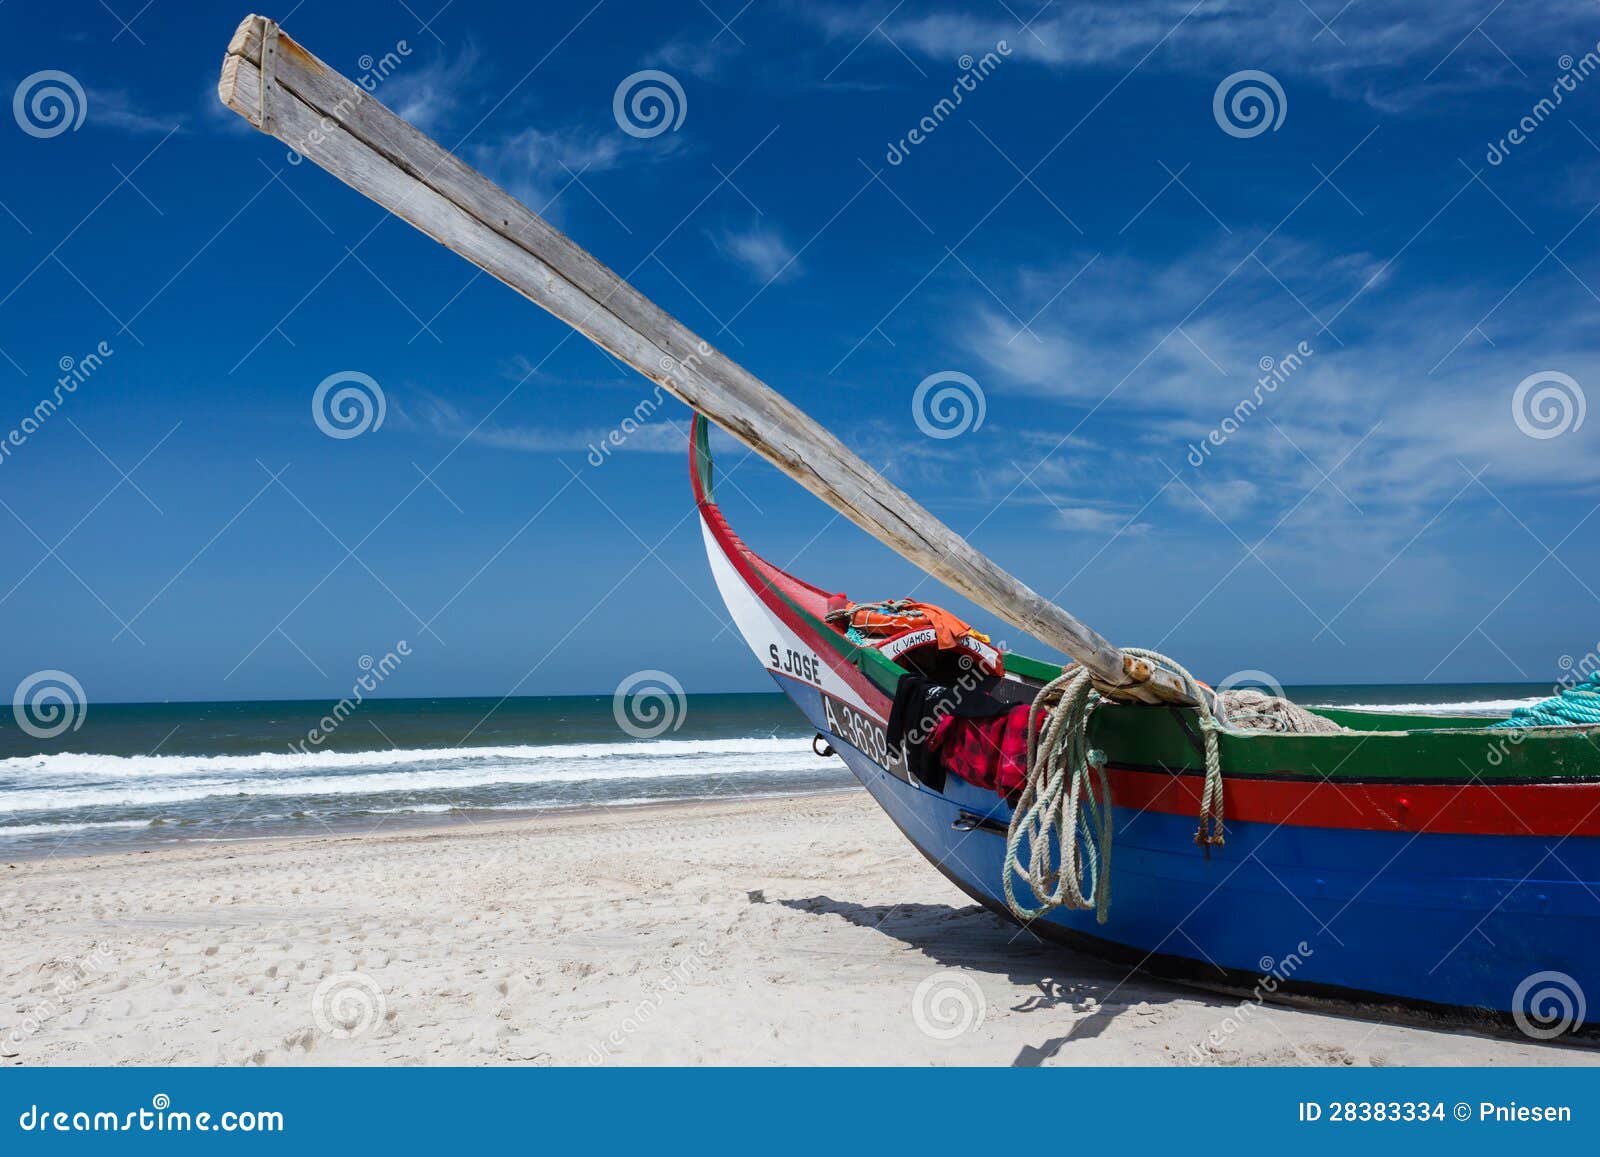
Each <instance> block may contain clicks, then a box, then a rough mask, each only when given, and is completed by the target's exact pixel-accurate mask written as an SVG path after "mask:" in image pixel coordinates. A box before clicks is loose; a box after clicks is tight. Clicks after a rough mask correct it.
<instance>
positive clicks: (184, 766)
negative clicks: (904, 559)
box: [0, 737, 838, 815]
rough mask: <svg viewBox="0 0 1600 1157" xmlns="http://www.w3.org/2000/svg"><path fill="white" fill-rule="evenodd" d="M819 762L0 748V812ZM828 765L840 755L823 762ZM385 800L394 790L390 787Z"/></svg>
mask: <svg viewBox="0 0 1600 1157" xmlns="http://www.w3.org/2000/svg"><path fill="white" fill-rule="evenodd" d="M824 766H825V765H823V764H822V763H821V762H820V761H819V760H817V758H816V757H815V756H814V755H813V754H812V753H811V750H810V748H809V746H808V745H807V744H806V742H805V741H804V740H802V739H798V738H793V737H791V738H786V739H776V738H759V739H713V740H662V741H657V742H653V743H598V744H552V745H545V746H515V747H482V748H439V749H422V750H410V751H407V750H398V751H375V752H316V753H312V754H309V755H299V754H293V755H289V754H280V753H264V754H262V755H259V756H214V757H203V756H159V755H158V756H115V755H71V754H59V755H46V756H27V757H19V758H14V759H7V760H0V785H3V790H0V815H16V814H21V813H27V812H41V811H58V810H66V809H77V808H87V807H101V808H103V807H151V806H158V805H170V804H178V803H185V802H191V801H200V800H208V799H211V800H217V801H219V802H220V801H222V800H244V799H250V798H285V797H292V798H314V797H351V796H391V797H392V796H393V794H395V793H401V794H404V795H413V794H415V793H419V792H430V791H451V792H463V791H467V790H469V789H473V788H485V787H508V788H514V787H519V786H551V787H561V786H563V785H568V786H572V785H582V784H586V783H589V784H596V785H601V784H603V785H608V792H607V794H608V796H609V795H612V794H614V790H612V789H610V787H609V785H615V784H618V783H626V782H628V781H634V780H662V779H671V778H689V779H695V780H705V781H710V782H715V781H719V780H722V779H725V778H729V777H746V776H751V775H761V774H769V775H770V774H775V773H776V774H785V773H787V774H793V773H797V772H811V771H817V770H821V769H822V768H823V767H824ZM833 766H835V767H837V766H838V765H837V764H835V765H833ZM389 802H391V803H392V802H393V800H392V798H391V800H390V801H389Z"/></svg>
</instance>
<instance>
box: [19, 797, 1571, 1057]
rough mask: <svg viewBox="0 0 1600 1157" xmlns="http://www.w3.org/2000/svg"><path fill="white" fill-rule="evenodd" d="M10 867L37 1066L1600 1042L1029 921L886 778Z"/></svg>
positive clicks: (1385, 1052)
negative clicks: (1025, 933)
mask: <svg viewBox="0 0 1600 1157" xmlns="http://www.w3.org/2000/svg"><path fill="white" fill-rule="evenodd" d="M0 872H3V879H0V984H3V993H4V1000H5V1004H4V1006H0V1060H3V1063H5V1064H8V1065H19V1064H88V1065H102V1064H152V1065H176V1064H199V1065H214V1064H220V1065H251V1064H265V1065H296V1064H301V1065H303V1064H324V1065H325V1064H426V1065H442V1064H451V1065H460V1064H551V1065H581V1064H614V1065H648V1064H890V1065H901V1064H937V1065H960V1064H972V1065H1041V1064H1043V1065H1125V1064H1138V1065H1197V1064H1205V1065H1240V1064H1272V1065H1456V1064H1461V1065H1465V1064H1477V1065H1542V1064H1594V1063H1596V1062H1597V1061H1600V1053H1597V1052H1593V1051H1586V1050H1580V1049H1573V1048H1552V1047H1548V1046H1542V1045H1539V1044H1537V1043H1534V1042H1531V1041H1521V1040H1516V1039H1502V1038H1498V1037H1493V1036H1486V1035H1480V1034H1476V1033H1471V1032H1461V1031H1445V1030H1439V1029H1435V1028H1431V1027H1412V1026H1406V1025H1397V1024H1393V1023H1384V1022H1383V1021H1381V1020H1371V1019H1361V1018H1358V1017H1349V1016H1337V1015H1328V1014H1325V1013H1322V1012H1311V1011H1302V1010H1300V1009H1290V1008H1281V1007H1258V1006H1255V1005H1251V1006H1250V1007H1249V1008H1248V1009H1242V1008H1241V1005H1240V1002H1239V1000H1238V999H1237V998H1231V999H1230V998H1229V997H1226V996H1222V995H1215V994H1211V993H1208V992H1204V991H1200V990H1195V989H1189V988H1184V987H1179V986H1173V985H1167V984H1163V983H1159V982H1155V981H1151V980H1147V979H1142V978H1137V977H1136V978H1128V977H1127V976H1126V975H1125V973H1124V972H1123V970H1121V969H1117V968H1114V967H1110V966H1107V965H1104V964H1101V963H1098V962H1095V961H1093V960H1090V959H1087V958H1085V957H1081V956H1078V955H1075V954H1073V953H1070V952H1066V951H1064V950H1062V949H1060V948H1056V947H1045V946H1040V945H1036V944H1032V943H1029V942H1027V940H1026V937H1021V938H1019V934H1018V930H1017V929H1015V928H1013V927H1010V926H1008V925H1006V924H1005V923H1004V922H1002V921H1001V920H999V919H998V918H996V917H995V916H993V915H991V914H989V913H987V912H985V911H983V910H982V909H980V908H977V907H976V906H975V905H973V904H972V903H971V902H970V901H968V900H967V898H966V897H965V896H963V895H961V894H960V893H959V892H958V891H957V890H956V889H955V888H954V887H953V886H952V885H950V884H949V883H948V882H946V881H945V880H944V879H943V878H942V877H941V876H939V875H938V873H936V872H935V871H934V870H933V869H932V868H931V867H929V866H928V865H927V864H925V863H924V862H923V861H922V860H921V858H920V857H919V856H917V854H916V853H915V852H914V851H913V850H912V849H911V848H910V847H909V846H907V844H906V843H905V841H904V840H903V839H902V838H901V837H900V836H899V835H898V833H896V832H895V831H894V830H893V828H892V827H891V825H890V823H889V821H888V820H887V819H886V818H885V817H884V816H883V815H882V814H881V813H880V812H879V811H878V809H877V808H876V807H875V806H874V805H873V804H872V803H871V801H870V800H869V799H868V798H867V797H866V796H865V794H864V793H861V792H848V793H837V794H832V795H819V796H811V797H802V798H788V799H766V800H757V801H749V802H738V803H710V804H708V803H696V804H675V805H670V806H658V807H649V808H612V809H596V810H589V811H583V812H569V813H564V814H555V815H545V816H539V817H533V818H523V819H518V820H514V821H502V822H496V823H493V824H485V823H470V824H469V823H465V822H455V823H452V824H449V825H448V826H444V827H435V828H427V829H419V828H385V827H380V828H378V829H376V830H374V831H371V832H368V833H364V834H349V835H328V836H324V837H320V838H308V839H283V840H275V841H257V842H237V843H210V844H190V845H183V846H176V847H166V848H160V849H156V850H152V851H147V852H118V853H115V854H109V855H98V856H78V857H72V858H65V857H59V856H58V857H55V858H49V859H37V860H18V861H16V862H14V863H10V864H7V865H5V866H4V867H0Z"/></svg>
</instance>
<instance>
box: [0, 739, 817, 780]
mask: <svg viewBox="0 0 1600 1157" xmlns="http://www.w3.org/2000/svg"><path fill="white" fill-rule="evenodd" d="M805 749H806V743H805V740H803V739H797V738H793V737H789V738H767V737H757V738H750V739H658V740H652V741H637V740H636V741H633V742H628V743H549V744H538V745H534V744H517V745H513V746H509V747H420V748H396V749H393V750H389V751H310V752H304V753H301V752H295V751H263V752H261V753H259V754H257V755H92V754H84V753H76V752H62V753H59V754H53V755H18V756H12V757H11V758H9V759H0V777H5V776H30V777H31V776H39V775H63V776H65V775H71V776H80V777H89V778H101V777H108V776H116V777H124V776H132V777H139V778H147V777H154V776H163V775H173V776H177V775H188V776H193V775H209V774H216V773H225V772H245V773H271V774H283V773H285V772H296V771H310V772H330V771H332V772H337V771H344V770H348V769H369V768H375V767H404V766H408V765H413V764H424V763H442V764H450V765H452V766H456V765H463V764H468V763H472V762H475V761H487V760H502V761H503V760H518V761H522V760H593V759H639V758H663V757H673V756H708V755H767V754H781V753H783V752H792V751H796V750H802V751H803V750H805Z"/></svg>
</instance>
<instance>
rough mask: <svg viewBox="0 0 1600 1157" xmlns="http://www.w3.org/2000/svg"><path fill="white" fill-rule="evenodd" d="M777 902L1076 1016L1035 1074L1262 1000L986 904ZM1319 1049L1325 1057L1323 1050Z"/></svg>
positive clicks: (1321, 1005) (1029, 1060) (1033, 1058)
mask: <svg viewBox="0 0 1600 1157" xmlns="http://www.w3.org/2000/svg"><path fill="white" fill-rule="evenodd" d="M758 895H759V894H758ZM751 900H752V902H755V903H761V902H765V897H761V898H760V899H758V898H757V895H752V897H751ZM771 902H772V903H776V904H779V905H781V906H782V907H785V908H789V909H791V910H793V911H796V912H803V913H805V914H807V915H812V916H815V915H822V916H836V917H839V918H840V919H843V920H847V921H849V922H850V923H852V924H855V925H857V926H859V927H862V928H868V929H871V930H872V931H874V932H878V933H881V934H883V935H884V936H888V937H890V938H891V939H894V940H898V941H900V942H901V943H902V944H904V945H906V946H907V947H910V948H915V949H917V950H918V951H919V952H921V953H923V954H924V955H925V956H927V957H928V958H929V959H930V960H932V961H934V962H936V963H937V964H939V965H940V966H941V967H944V968H950V969H959V970H962V971H966V972H978V973H987V974H989V975H992V976H995V977H998V978H1003V979H1004V980H1005V981H1006V982H1008V983H1009V984H1011V985H1013V986H1014V987H1015V988H1018V989H1033V990H1035V991H1034V992H1033V994H1032V995H1029V996H1027V997H1025V998H1024V999H1022V1000H1020V1001H1018V1002H1017V1003H1015V1004H1011V1005H1009V1006H1008V1008H1009V1009H1010V1011H1012V1012H1017V1013H1041V1012H1043V1013H1049V1012H1052V1011H1056V1010H1059V1011H1060V1012H1062V1013H1065V1014H1072V1015H1073V1016H1075V1019H1074V1020H1073V1021H1072V1022H1071V1024H1070V1025H1069V1026H1068V1027H1067V1031H1065V1032H1063V1033H1061V1034H1059V1035H1053V1036H1049V1037H1047V1038H1046V1039H1044V1040H1043V1041H1042V1042H1040V1043H1039V1044H1038V1045H1024V1046H1023V1047H1022V1048H1021V1050H1020V1051H1019V1052H1018V1053H1017V1055H1016V1057H1015V1058H1013V1060H1012V1062H1011V1063H1012V1065H1013V1066H1014V1067H1018V1068H1034V1067H1037V1066H1039V1065H1042V1064H1045V1063H1047V1062H1049V1061H1050V1060H1052V1059H1053V1058H1055V1057H1057V1056H1058V1055H1059V1054H1060V1053H1061V1052H1062V1050H1063V1049H1065V1048H1066V1047H1067V1046H1068V1045H1070V1044H1076V1043H1079V1042H1082V1041H1086V1040H1092V1039H1094V1038H1095V1037H1097V1036H1099V1035H1101V1034H1102V1033H1104V1032H1105V1031H1106V1029H1107V1028H1109V1027H1110V1026H1111V1024H1112V1022H1113V1021H1115V1020H1117V1019H1118V1018H1119V1017H1138V1018H1141V1019H1142V1018H1144V1017H1148V1016H1151V1015H1156V1016H1159V1015H1160V1009H1161V1008H1162V1007H1163V1006H1166V1005H1172V1004H1176V1003H1178V1002H1182V1003H1184V1004H1187V1005H1190V1006H1194V1005H1199V1006H1200V1007H1202V1008H1205V1009H1210V1010H1214V1011H1215V1013H1216V1022H1215V1023H1216V1024H1218V1025H1220V1024H1222V1023H1223V1022H1224V1021H1226V1020H1227V1019H1228V1018H1229V1017H1230V1016H1231V1017H1233V1018H1235V1019H1239V1018H1240V1013H1241V1009H1242V1008H1243V1006H1245V1005H1251V1006H1254V1005H1255V1003H1256V1002H1255V1000H1254V998H1253V996H1252V994H1251V993H1247V992H1238V991H1234V990H1221V989H1213V988H1207V987H1204V986H1201V985H1197V984H1189V983H1183V982H1179V981H1169V980H1165V979H1162V978H1160V977H1155V976H1150V975H1146V974H1142V973H1138V972H1129V971H1128V970H1127V969H1126V968H1119V967H1118V966H1116V965H1114V964H1109V963H1107V962H1105V961H1103V960H1099V959H1096V958H1095V957H1092V956H1087V955H1084V954H1082V953H1079V952H1074V951H1073V950H1072V949H1070V948H1066V947H1064V946H1062V945H1059V944H1051V943H1046V942H1044V941H1041V940H1039V939H1038V938H1037V937H1035V936H1034V935H1033V934H1032V933H1030V932H1028V931H1026V930H1025V929H1022V928H1019V927H1017V926H1016V925H1014V924H1011V923H1009V922H1008V921H1006V920H1003V919H1001V918H1000V917H999V916H998V915H996V914H995V913H993V912H991V911H989V910H988V909H987V908H985V907H983V906H982V905H980V904H968V905H964V906H960V907H956V906H953V905H949V904H921V903H917V904H910V903H908V904H857V903H854V902H851V901H846V900H836V899H834V898H833V897H831V896H807V897H802V898H795V899H777V898H774V899H773V900H772V901H771ZM1269 1006H1270V1007H1272V1008H1274V1009H1278V1010H1281V1011H1295V1010H1298V1011H1301V1012H1307V1013H1313V1014H1316V1015H1321V1016H1329V1017H1334V1018H1337V1019H1339V1020H1345V1021H1352V1022H1358V1023H1361V1024H1366V1025H1372V1024H1374V1023H1375V1022H1381V1023H1387V1024H1408V1025H1411V1026H1413V1027H1416V1028H1422V1029H1431V1030H1434V1031H1445V1032H1451V1033H1457V1034H1461V1035H1467V1036H1478V1037H1490V1038H1496V1039H1501V1040H1507V1039H1510V1040H1517V1041H1521V1042H1522V1043H1524V1044H1538V1043H1544V1044H1545V1046H1546V1047H1550V1048H1576V1049H1580V1050H1584V1051H1593V1050H1594V1049H1595V1047H1596V1045H1597V1043H1600V1042H1597V1041H1596V1040H1595V1039H1594V1038H1593V1037H1592V1036H1590V1034H1588V1033H1585V1034H1583V1036H1582V1037H1580V1038H1576V1039H1574V1038H1567V1039H1566V1040H1563V1041H1560V1042H1553V1041H1552V1042H1534V1041H1530V1040H1529V1039H1528V1038H1527V1037H1524V1036H1522V1035H1521V1034H1519V1033H1517V1032H1516V1031H1515V1030H1514V1029H1510V1028H1508V1027H1505V1026H1495V1025H1485V1024H1481V1023H1465V1022H1462V1021H1456V1020H1451V1019H1448V1018H1440V1017H1437V1016H1432V1015H1428V1014H1426V1013H1422V1012H1420V1011H1416V1010H1411V1009H1404V1008H1397V1007H1393V1006H1386V1007H1376V1006H1363V1005H1356V1004H1348V1003H1341V1002H1338V1001H1331V1000H1322V999H1310V998H1299V999H1293V998H1283V997H1280V998H1278V999H1274V1000H1272V1001H1270V1004H1269ZM1251 1011H1253V1008H1252V1010H1251ZM1085 1013H1087V1015H1084V1014H1085ZM1246 1015H1248V1014H1246ZM1049 1019H1052V1020H1054V1019H1057V1018H1049ZM1207 1023H1208V1024H1210V1023H1212V1022H1210V1021H1208V1022H1207ZM1052 1027H1053V1026H1052ZM1190 1043H1193V1044H1194V1045H1196V1046H1197V1048H1198V1049H1204V1047H1205V1042H1204V1040H1203V1039H1197V1040H1195V1041H1194V1042H1185V1041H1174V1042H1173V1051H1174V1052H1175V1053H1176V1052H1178V1051H1179V1049H1180V1048H1181V1049H1182V1050H1183V1052H1184V1053H1185V1054H1186V1055H1190V1054H1195V1050H1191V1049H1190V1048H1189V1044H1190ZM1313 1048H1316V1046H1313ZM1317 1051H1318V1052H1319V1053H1320V1052H1321V1051H1322V1050H1321V1049H1317ZM1343 1053H1344V1050H1342V1049H1336V1050H1333V1051H1332V1052H1331V1053H1330V1054H1329V1055H1326V1056H1321V1055H1319V1056H1313V1057H1302V1058H1300V1059H1301V1060H1302V1061H1305V1060H1310V1061H1311V1063H1314V1064H1333V1065H1339V1064H1350V1063H1359V1062H1356V1061H1355V1060H1354V1058H1351V1057H1349V1056H1348V1055H1347V1054H1344V1055H1339V1054H1343ZM1191 1063H1198V1064H1224V1065H1226V1064H1237V1063H1239V1060H1238V1059H1233V1060H1230V1059H1227V1058H1225V1057H1224V1056H1218V1055H1213V1056H1206V1055H1205V1054H1204V1053H1203V1052H1202V1053H1198V1054H1195V1055H1193V1057H1192V1061H1191ZM1246 1063H1249V1062H1246ZM1275 1063H1283V1061H1281V1060H1280V1061H1277V1062H1275ZM1291 1063H1292V1062H1291Z"/></svg>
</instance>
